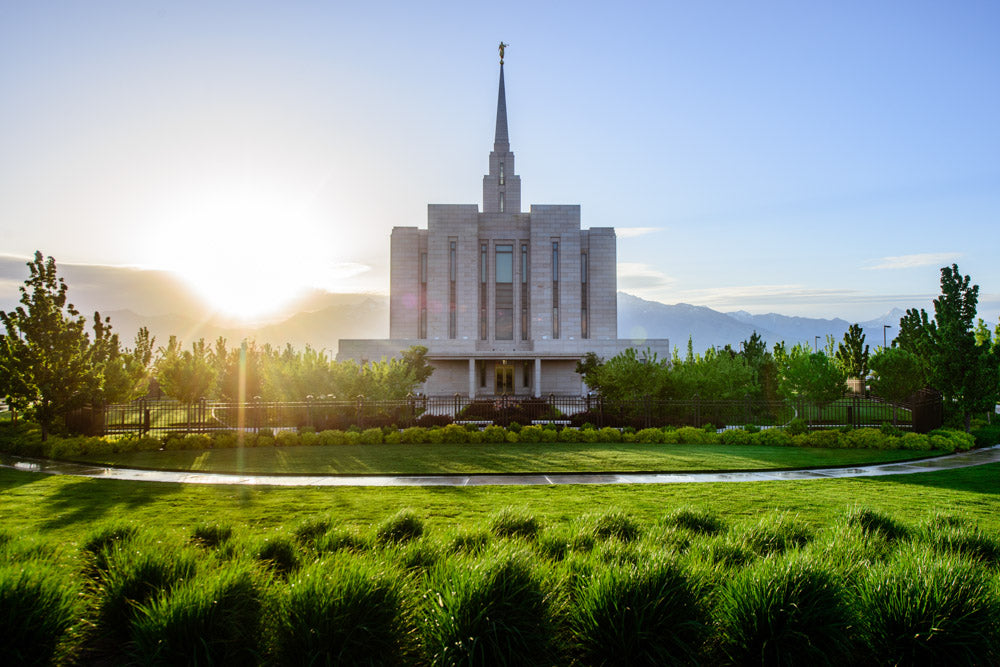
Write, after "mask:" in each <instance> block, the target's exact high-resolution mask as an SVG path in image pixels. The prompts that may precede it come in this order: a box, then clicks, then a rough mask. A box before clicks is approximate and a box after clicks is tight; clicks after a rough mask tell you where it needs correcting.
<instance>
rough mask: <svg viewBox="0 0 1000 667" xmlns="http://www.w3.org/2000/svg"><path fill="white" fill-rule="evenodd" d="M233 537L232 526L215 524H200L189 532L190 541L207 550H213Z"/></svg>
mask: <svg viewBox="0 0 1000 667" xmlns="http://www.w3.org/2000/svg"><path fill="white" fill-rule="evenodd" d="M232 536H233V528H232V526H225V525H220V524H217V523H200V524H198V525H197V526H195V527H194V529H193V530H192V531H191V541H192V542H194V543H195V544H197V545H199V546H203V547H207V548H209V549H215V548H217V547H220V546H222V545H223V544H225V543H226V542H228V541H229V540H230V539H231V538H232Z"/></svg>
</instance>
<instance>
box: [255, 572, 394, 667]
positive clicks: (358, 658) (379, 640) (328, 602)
mask: <svg viewBox="0 0 1000 667" xmlns="http://www.w3.org/2000/svg"><path fill="white" fill-rule="evenodd" d="M401 582H402V578H401V577H399V576H398V575H397V574H396V573H394V572H392V571H391V570H385V569H381V568H379V567H376V566H374V565H371V564H369V563H367V562H365V561H362V560H360V559H357V558H350V559H338V560H336V561H334V562H332V563H331V562H318V563H315V564H313V565H310V566H309V567H307V568H303V569H302V570H300V571H299V572H298V573H297V574H296V575H295V576H294V578H292V579H291V580H289V585H288V586H286V587H284V588H283V589H282V594H281V596H280V598H279V601H278V608H277V614H276V619H275V622H274V645H275V655H274V657H275V659H276V662H277V663H278V664H283V665H322V664H329V665H386V664H398V663H400V662H402V658H403V655H404V642H405V641H406V638H407V637H408V636H409V633H408V632H407V628H406V626H405V623H404V616H405V614H404V600H405V594H404V590H403V586H402V583H401Z"/></svg>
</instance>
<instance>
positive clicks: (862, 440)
mask: <svg viewBox="0 0 1000 667" xmlns="http://www.w3.org/2000/svg"><path fill="white" fill-rule="evenodd" d="M885 439H886V437H885V436H884V435H882V432H881V431H879V430H878V429H876V428H856V429H852V430H850V431H848V432H847V435H846V438H845V440H846V443H845V446H847V447H854V448H857V449H881V448H882V446H883V443H884V442H885Z"/></svg>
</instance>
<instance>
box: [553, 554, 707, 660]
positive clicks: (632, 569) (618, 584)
mask: <svg viewBox="0 0 1000 667" xmlns="http://www.w3.org/2000/svg"><path fill="white" fill-rule="evenodd" d="M582 581H585V582H586V584H585V588H583V590H582V591H580V592H579V593H578V594H577V596H576V599H575V601H574V604H573V605H572V607H571V609H570V611H569V624H570V627H571V628H572V631H571V632H572V644H573V649H574V651H575V652H576V653H577V654H578V657H579V659H580V662H581V663H582V664H586V665H682V664H692V663H695V662H696V661H697V660H696V658H697V655H698V649H699V647H700V645H701V643H702V639H703V637H704V635H705V629H706V626H705V623H704V617H703V614H702V610H701V608H700V605H699V593H698V587H697V585H696V584H695V583H694V582H693V580H692V579H691V578H690V577H689V576H688V574H687V573H686V572H685V571H684V570H683V569H682V568H681V567H680V566H679V565H678V564H677V563H676V562H674V561H671V560H664V559H654V560H652V561H646V562H644V563H640V564H636V565H632V566H628V567H624V568H603V569H602V570H601V571H600V572H599V573H598V574H596V575H595V576H593V577H587V578H586V579H584V580H582Z"/></svg>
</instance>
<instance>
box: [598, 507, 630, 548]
mask: <svg viewBox="0 0 1000 667" xmlns="http://www.w3.org/2000/svg"><path fill="white" fill-rule="evenodd" d="M593 530H594V537H596V538H597V539H599V540H607V539H612V538H613V539H616V540H619V541H621V542H631V541H632V540H634V539H636V538H637V537H639V535H640V533H641V532H642V530H641V529H640V528H639V524H638V523H637V522H636V521H635V519H633V518H632V517H631V516H629V515H628V514H626V513H625V512H623V511H621V510H609V511H607V512H604V513H603V514H600V515H598V516H596V517H595V518H594V524H593Z"/></svg>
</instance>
